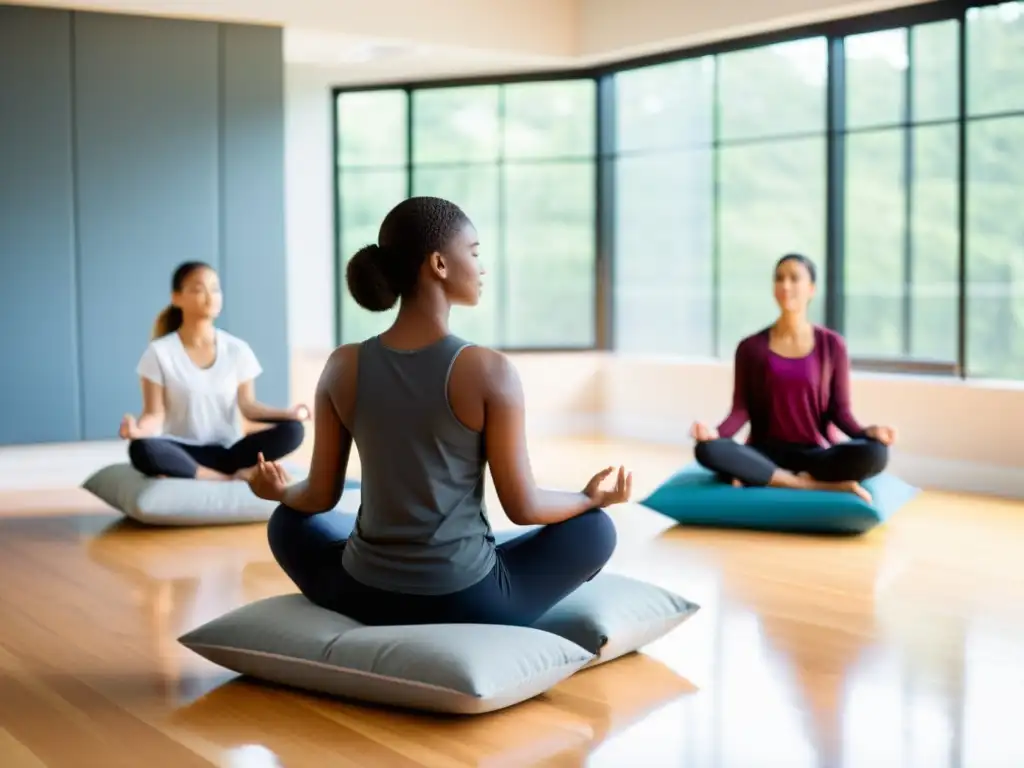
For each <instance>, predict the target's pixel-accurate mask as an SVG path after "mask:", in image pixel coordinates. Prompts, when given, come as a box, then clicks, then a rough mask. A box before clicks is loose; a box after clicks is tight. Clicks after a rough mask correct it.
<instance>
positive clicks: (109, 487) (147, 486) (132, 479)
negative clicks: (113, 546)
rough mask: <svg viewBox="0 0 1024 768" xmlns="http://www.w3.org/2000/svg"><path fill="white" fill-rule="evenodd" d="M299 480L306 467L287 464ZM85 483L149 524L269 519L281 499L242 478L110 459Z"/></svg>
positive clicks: (350, 493) (351, 499)
mask: <svg viewBox="0 0 1024 768" xmlns="http://www.w3.org/2000/svg"><path fill="white" fill-rule="evenodd" d="M285 466H286V467H287V469H288V471H289V473H290V474H291V476H292V478H293V479H295V480H300V479H302V478H303V477H305V475H306V471H305V470H304V469H302V468H301V467H298V466H296V465H289V464H287V463H285ZM82 487H83V488H84V489H85V490H87V491H89V493H91V494H93V495H94V496H96V497H98V498H99V499H101V500H102V501H104V502H105V503H107V504H109V505H110V506H112V507H114V508H115V509H117V510H119V511H121V512H123V513H124V514H125V515H126V516H127V517H130V518H132V519H133V520H136V521H138V522H140V523H145V524H147V525H167V526H172V525H173V526H186V525H229V524H232V523H254V522H265V521H266V520H267V519H268V518H269V517H270V515H271V513H272V512H273V511H274V509H275V508H276V507H277V502H273V501H266V500H265V499H261V498H259V497H258V496H256V495H255V494H254V493H253V492H252V491H251V490H250V489H249V486H248V484H247V483H245V482H243V481H241V480H233V481H229V482H221V481H214V480H186V479H181V478H154V477H147V476H146V475H143V474H142V473H141V472H139V471H138V470H137V469H135V468H134V467H133V466H132V465H131V464H127V463H124V464H111V465H110V466H107V467H104V468H103V469H100V470H98V471H97V472H94V473H93V474H92V475H91V476H90V477H89V478H88V479H87V480H86V481H85V482H84V483H83V484H82ZM358 488H359V484H358V483H357V482H355V481H348V482H346V484H345V493H344V495H343V497H342V503H341V504H340V505H339V506H340V507H341V508H343V509H346V510H348V509H351V510H352V511H354V510H355V509H357V508H358V506H359V502H358V495H359V493H358Z"/></svg>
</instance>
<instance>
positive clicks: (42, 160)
mask: <svg viewBox="0 0 1024 768" xmlns="http://www.w3.org/2000/svg"><path fill="white" fill-rule="evenodd" d="M69 43H70V15H69V14H68V13H66V12H62V11H49V10H37V9H27V8H17V7H10V6H0V268H2V270H0V403H2V405H3V407H2V409H0V444H3V443H27V442H54V441H72V440H77V439H79V438H80V425H81V418H80V409H79V381H78V352H77V350H76V346H75V338H76V333H75V322H76V306H75V263H74V215H73V198H72V156H71V124H72V122H71V121H72V114H71V61H70V58H71V54H70V51H71V48H70V44H69Z"/></svg>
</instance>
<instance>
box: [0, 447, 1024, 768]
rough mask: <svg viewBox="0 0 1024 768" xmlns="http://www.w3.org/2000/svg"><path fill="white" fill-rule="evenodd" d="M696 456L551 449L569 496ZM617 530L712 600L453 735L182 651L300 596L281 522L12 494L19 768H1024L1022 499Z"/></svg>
mask: <svg viewBox="0 0 1024 768" xmlns="http://www.w3.org/2000/svg"><path fill="white" fill-rule="evenodd" d="M65 455H66V454H65ZM685 459H686V457H685V456H683V455H681V454H678V453H674V452H671V451H666V450H662V449H655V448H650V447H644V446H638V445H627V444H612V443H602V442H598V441H591V442H582V441H572V442H570V441H551V440H547V441H539V440H538V441H536V447H535V453H534V463H535V465H536V470H537V473H538V475H539V478H540V479H541V480H542V481H543V482H545V483H548V484H557V485H559V486H563V487H566V486H568V487H571V486H578V485H580V484H581V483H582V482H583V481H584V480H585V479H586V477H587V476H588V475H589V474H590V473H591V472H592V471H594V470H596V469H598V468H599V467H600V466H601V465H603V464H604V463H606V462H619V461H625V462H628V463H629V464H630V465H631V466H632V468H633V469H634V470H635V472H636V485H637V487H636V492H637V495H638V496H642V495H643V493H644V492H646V491H649V490H650V489H651V488H652V487H653V486H654V484H656V483H657V482H658V481H659V480H661V479H662V478H663V477H664V476H665V475H666V474H667V473H668V472H669V471H671V470H672V469H674V468H675V467H676V466H678V465H679V464H680V463H682V461H684V460H685ZM59 464H60V462H59V461H56V460H55V462H54V465H55V469H54V472H59ZM8 466H9V465H8ZM614 514H615V517H616V519H617V522H618V526H619V531H620V542H621V543H620V548H619V551H618V552H617V554H616V556H615V559H614V560H613V562H612V564H611V566H610V570H614V571H618V572H621V573H627V574H630V575H633V576H636V577H639V578H645V579H649V580H651V581H654V582H656V583H658V584H661V585H663V586H666V587H669V588H671V589H675V590H677V591H678V592H680V593H682V594H683V595H685V596H686V597H688V598H690V599H692V600H694V601H696V602H698V603H700V604H701V605H702V606H703V608H702V610H701V611H700V612H699V613H698V614H697V615H696V616H695V617H694V618H693V619H692V620H690V621H689V622H687V623H685V624H683V625H682V626H681V627H679V628H678V629H677V630H675V631H674V632H673V633H672V634H670V635H669V636H668V637H666V638H664V639H663V640H661V641H659V642H658V643H655V644H654V645H652V646H650V647H648V648H647V649H645V651H644V652H643V653H642V654H639V655H635V656H632V657H628V658H624V659H621V660H619V661H616V662H613V663H611V664H609V665H607V666H602V667H598V668H596V669H593V670H590V671H587V672H583V673H580V674H578V675H577V676H575V677H573V678H571V679H570V680H568V681H567V682H565V683H563V684H562V685H560V686H558V687H557V688H556V689H554V690H553V691H552V692H551V693H550V695H547V696H545V697H542V698H540V699H536V700H534V701H531V702H529V703H526V704H524V705H520V706H519V707H516V708H513V709H511V710H506V711H504V712H500V713H496V714H494V715H488V716H483V717H478V718H474V719H439V718H436V717H427V716H419V715H415V714H405V713H395V712H390V711H386V710H382V709H374V708H368V707H362V706H357V705H352V704H346V703H341V702H338V701H334V700H330V699H327V698H319V697H313V696H309V695H305V694H302V693H296V692H291V691H286V690H283V689H276V688H270V687H266V686H262V685H259V684H256V683H250V682H243V681H240V680H238V679H236V678H235V676H234V675H232V674H231V673H229V672H226V671H225V670H223V669H220V668H217V667H215V666H213V665H211V664H209V663H208V662H205V661H204V660H202V659H200V658H198V657H197V656H195V655H193V654H192V653H190V652H189V651H187V650H185V649H184V648H182V647H181V646H180V645H178V644H177V643H176V640H175V638H176V637H177V636H178V635H179V634H181V633H182V632H184V631H186V630H188V629H190V628H192V627H194V626H196V625H197V624H199V623H201V622H204V621H206V620H208V619H210V618H213V617H214V616H217V615H219V614H221V613H223V612H225V611H227V610H230V609H232V608H234V607H236V606H239V605H242V604H244V603H246V602H249V601H252V600H255V599H258V598H262V597H265V596H268V595H273V594H278V593H282V592H290V591H293V588H292V586H291V585H290V584H289V583H288V582H287V580H286V579H285V578H284V577H283V575H282V573H281V572H280V571H279V569H278V568H277V566H276V565H275V564H274V562H273V560H272V559H271V557H270V555H269V553H268V550H267V545H266V538H265V530H264V527H263V526H259V525H255V526H244V527H234V528H220V529H205V530H204V529H191V530H162V531H161V530H145V529H140V528H137V527H134V526H130V525H125V524H123V523H121V522H119V520H118V516H117V515H116V514H115V513H113V512H112V511H110V510H109V509H106V508H105V507H103V506H102V505H101V504H99V503H98V502H96V501H93V500H91V499H90V498H89V497H87V496H85V495H84V494H82V493H81V492H79V491H75V490H72V489H68V488H66V487H61V483H60V482H59V481H58V480H54V481H53V482H51V483H49V487H48V488H46V489H43V490H38V491H34V490H29V489H24V488H22V489H20V490H6V491H0V766H3V768H23V767H24V768H37V767H38V766H54V767H55V768H60V767H63V766H69V767H71V766H73V767H74V768H80V767H82V766H102V767H103V768H115V767H118V766H132V767H133V768H134V767H141V766H144V765H146V764H150V765H154V766H157V765H159V766H174V767H175V768H187V767H188V766H194V765H196V766H204V765H216V766H230V767H231V768H270V767H271V766H287V767H288V768H292V767H293V766H326V765H330V766H397V767H401V766H433V767H436V768H455V767H456V766H489V767H497V766H534V765H537V766H601V768H605V767H608V768H612V767H616V768H617V767H618V766H626V767H627V768H653V767H655V766H694V767H695V768H717V767H718V766H730V767H732V766H736V768H757V767H758V766H770V767H772V768H775V767H776V766H778V767H779V768H804V767H807V768H812V767H813V768H833V767H835V768H839V767H840V766H841V767H842V768H853V767H854V766H857V767H859V766H864V768H888V767H889V766H920V767H921V768H952V767H953V766H957V767H959V766H970V767H972V768H973V767H974V766H978V767H979V768H988V766H992V767H993V768H996V767H999V768H1002V766H1006V768H1010V766H1024V716H1022V714H1021V712H1022V701H1024V696H1022V694H1024V546H1022V544H1024V505H1021V504H1017V503H1011V502H1001V501H998V500H992V499H979V498H971V497H958V496H952V495H939V494H930V493H929V494H925V495H923V496H922V497H921V498H919V499H918V500H916V501H915V502H913V503H912V504H911V505H910V506H908V507H907V508H905V509H904V510H903V511H901V512H900V513H899V514H898V516H897V517H896V518H895V519H894V520H893V521H892V522H891V523H890V524H889V525H888V526H887V527H886V528H885V529H880V530H877V531H874V532H872V533H871V534H869V535H867V536H865V537H863V538H859V539H852V540H830V539H820V538H806V537H794V536H782V535H767V534H752V533H740V532H723V531H713V530H687V529H681V528H673V527H671V526H670V524H669V523H668V522H667V521H665V520H663V519H662V518H660V517H659V516H657V515H655V514H653V513H651V512H649V511H646V510H644V509H643V508H642V507H639V506H635V505H630V506H624V507H622V508H619V509H616V510H615V512H614ZM496 527H508V523H507V521H505V520H500V519H498V520H496Z"/></svg>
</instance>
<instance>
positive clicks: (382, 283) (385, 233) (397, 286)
mask: <svg viewBox="0 0 1024 768" xmlns="http://www.w3.org/2000/svg"><path fill="white" fill-rule="evenodd" d="M467 223H469V217H468V216H466V214H465V213H464V212H463V211H462V209H461V208H459V206H457V205H455V203H452V202H449V201H448V200H444V199H442V198H440V197H410V198H408V199H407V200H403V201H402V202H400V203H399V204H398V205H396V206H395V207H394V208H392V209H391V211H390V212H389V213H388V215H387V216H385V217H384V221H383V222H381V225H380V232H379V233H378V234H377V243H376V245H367V246H364V247H362V248H360V249H359V250H358V251H357V252H356V254H355V255H354V256H353V257H352V258H351V259H349V262H348V266H347V268H346V270H345V281H346V282H347V283H348V290H349V293H351V294H352V298H353V299H355V300H356V303H357V304H359V306H361V307H363V308H364V309H368V310H370V311H371V312H384V311H385V310H388V309H391V307H393V306H395V302H397V301H398V299H399V298H404V297H406V296H410V295H411V294H412V293H413V291H415V289H416V284H417V281H418V280H419V274H420V266H421V265H422V264H423V260H424V259H425V258H426V257H427V256H428V255H430V254H431V253H434V252H435V251H443V250H444V249H445V248H446V247H447V246H448V244H449V243H450V242H451V241H452V238H454V237H455V236H456V235H457V234H458V233H459V230H460V229H461V228H462V227H463V226H465V225H466V224H467Z"/></svg>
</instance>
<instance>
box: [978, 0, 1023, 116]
mask: <svg viewBox="0 0 1024 768" xmlns="http://www.w3.org/2000/svg"><path fill="white" fill-rule="evenodd" d="M1014 110H1024V2H1014V3H1003V4H1002V5H994V6H989V7H986V8H971V9H969V10H968V11H967V111H968V113H969V114H971V115H986V114H996V113H999V112H1011V111H1014Z"/></svg>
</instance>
